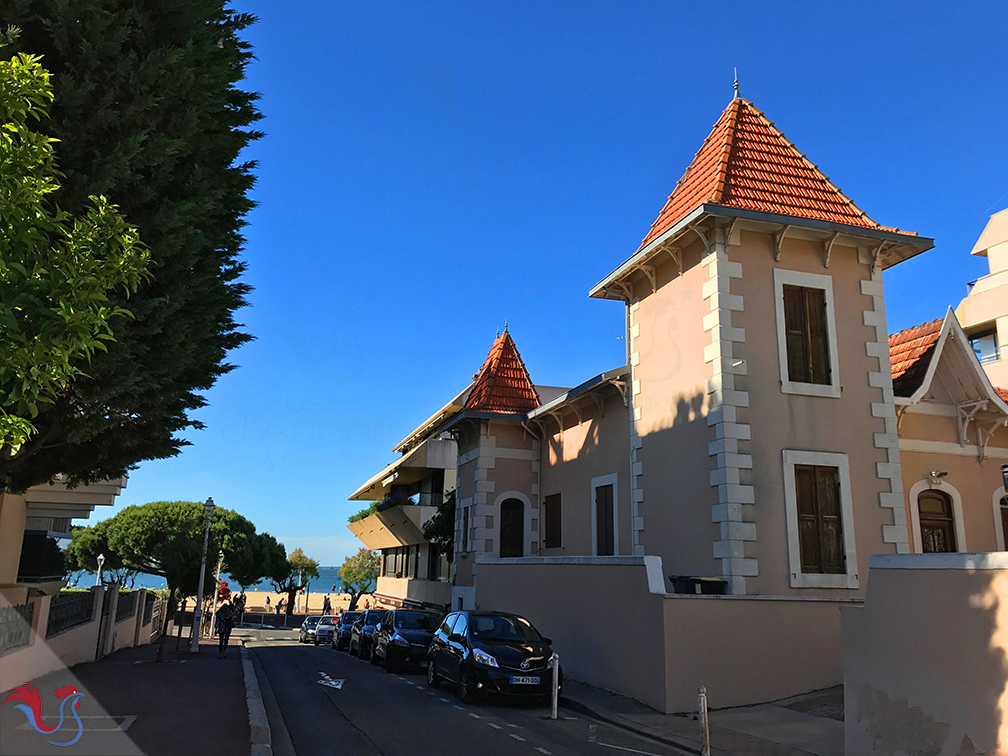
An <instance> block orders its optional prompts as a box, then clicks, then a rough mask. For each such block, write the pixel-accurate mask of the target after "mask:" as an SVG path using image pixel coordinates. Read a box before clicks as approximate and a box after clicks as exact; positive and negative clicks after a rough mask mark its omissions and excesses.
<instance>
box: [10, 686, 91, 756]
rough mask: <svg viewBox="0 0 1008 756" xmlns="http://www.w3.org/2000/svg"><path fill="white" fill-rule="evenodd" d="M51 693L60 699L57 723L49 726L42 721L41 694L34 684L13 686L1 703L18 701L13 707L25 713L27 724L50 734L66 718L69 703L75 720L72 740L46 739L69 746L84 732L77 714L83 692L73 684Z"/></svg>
mask: <svg viewBox="0 0 1008 756" xmlns="http://www.w3.org/2000/svg"><path fill="white" fill-rule="evenodd" d="M53 693H55V694H56V698H58V699H60V702H61V703H60V710H59V715H60V717H59V723H58V724H56V725H53V726H52V727H49V726H48V725H46V724H45V723H44V722H43V721H42V696H40V695H39V692H38V691H37V690H35V686H33V685H29V684H28V683H25V684H24V685H22V686H20V687H18V688H14V690H13V691H11V694H10V695H9V696H7V698H6V699H4V702H3V704H0V705H4V704H7V703H8V702H9V701H20V703H16V704H14V708H15V709H20V710H21V713H22V714H24V715H25V719H27V720H28V724H30V725H31V726H32V728H34V730H35V732H37V733H39V734H41V735H52V734H53V733H54V732H56V731H57V730H58V729H59V728H60V727H62V726H63V720H64V719H67V717H66V709H67V704H70V713H71V714H73V718H74V719H76V720H77V735H76V736H75V737H74V738H73V740H67V741H66V742H62V743H61V742H59V741H56V740H50V741H48V742H49V743H51V744H52V745H55V746H69V745H73V744H74V743H76V742H77V741H78V740H80V739H81V735H83V734H84V725H83V723H82V722H81V719H80V717H79V716H78V715H77V709H78V708H79V707H80V702H81V698H83V697H84V694H83V693H79V692H77V688H75V687H74V686H73V685H64V686H63V687H62V688H56V689H55V690H54V691H53Z"/></svg>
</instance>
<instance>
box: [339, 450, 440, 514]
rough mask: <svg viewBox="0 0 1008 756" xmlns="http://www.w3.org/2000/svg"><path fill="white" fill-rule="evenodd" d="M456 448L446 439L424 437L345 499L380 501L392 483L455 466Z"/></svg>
mask: <svg viewBox="0 0 1008 756" xmlns="http://www.w3.org/2000/svg"><path fill="white" fill-rule="evenodd" d="M456 457H457V447H456V446H455V441H454V440H452V439H450V438H444V439H441V438H428V439H427V440H426V441H424V442H423V443H421V444H420V445H419V446H416V447H414V448H413V449H411V450H410V451H409V452H407V453H406V454H404V455H403V456H401V457H400V458H399V459H397V460H396V461H395V462H393V463H392V464H391V465H389V466H388V467H386V468H385V469H383V470H382V471H381V472H379V473H377V474H375V475H373V476H371V478H369V479H368V481H367V482H366V483H365V484H364V485H362V486H361V487H360V488H358V489H357V490H356V491H354V492H353V493H352V494H350V496H349V497H348V499H349V501H383V500H384V499H386V498H387V497H388V496H389V494H390V493H391V492H392V485H393V484H395V485H403V486H405V485H409V484H410V483H416V482H417V481H418V480H421V479H422V478H425V477H427V476H428V475H430V474H431V472H432V471H434V470H452V469H454V468H455V464H456V461H457V459H456Z"/></svg>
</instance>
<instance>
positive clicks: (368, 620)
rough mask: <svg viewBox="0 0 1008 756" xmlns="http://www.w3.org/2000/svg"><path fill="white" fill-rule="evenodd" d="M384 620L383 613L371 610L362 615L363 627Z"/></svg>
mask: <svg viewBox="0 0 1008 756" xmlns="http://www.w3.org/2000/svg"><path fill="white" fill-rule="evenodd" d="M383 619H385V612H376V611H374V610H373V609H369V610H368V611H367V612H366V613H365V615H364V624H365V625H377V624H378V623H379V622H381V621H382V620H383Z"/></svg>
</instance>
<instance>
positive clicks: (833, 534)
mask: <svg viewBox="0 0 1008 756" xmlns="http://www.w3.org/2000/svg"><path fill="white" fill-rule="evenodd" d="M794 471H795V492H796V503H797V506H798V541H799V544H800V548H801V566H802V572H806V573H808V572H819V573H826V574H831V575H840V574H843V572H844V553H843V525H842V523H841V520H840V481H839V475H838V470H837V468H835V467H816V466H813V465H795V469H794Z"/></svg>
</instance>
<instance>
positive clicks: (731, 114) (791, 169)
mask: <svg viewBox="0 0 1008 756" xmlns="http://www.w3.org/2000/svg"><path fill="white" fill-rule="evenodd" d="M704 203H709V204H714V205H722V206H724V207H734V208H741V209H745V210H756V211H759V212H764V213H777V214H780V215H792V216H796V217H799V218H810V219H813V220H821V221H829V222H832V223H844V224H847V225H851V226H861V227H863V228H873V229H880V230H886V231H895V230H897V229H892V228H888V227H886V226H882V225H880V224H879V223H876V222H875V221H873V220H872V219H871V218H869V217H868V216H867V215H865V214H864V212H863V211H862V210H861V209H860V208H858V207H857V205H855V204H854V203H853V202H851V201H850V200H849V199H848V198H847V197H846V196H845V195H844V194H843V192H841V191H840V190H839V189H838V188H837V187H835V186H834V185H833V184H832V183H831V182H830V180H829V179H828V178H826V176H824V175H823V174H822V172H821V171H820V170H819V168H818V167H817V166H815V165H813V164H812V162H811V161H810V160H809V159H808V158H806V157H805V155H803V154H802V153H801V152H800V151H799V150H798V148H797V147H795V146H794V145H793V144H792V143H791V142H789V141H788V140H787V139H786V138H785V137H784V134H782V133H781V132H780V131H779V130H778V129H777V127H775V126H774V125H773V123H771V122H770V121H769V120H767V118H766V116H764V115H763V114H762V113H761V112H760V111H759V110H757V109H756V107H755V106H754V105H753V104H752V103H751V102H749V101H748V100H743V99H741V98H736V99H735V100H732V102H731V104H729V105H728V107H727V108H725V110H724V112H723V113H722V114H721V117H720V118H719V119H718V121H717V123H716V124H714V128H713V129H712V130H711V133H710V134H709V135H708V136H707V138H706V139H705V140H704V143H703V144H702V145H701V146H700V150H699V151H698V152H697V154H696V156H695V157H694V158H693V162H692V163H690V166H689V168H687V169H686V173H684V174H683V177H682V178H681V179H679V183H677V184H676V187H675V189H674V190H673V191H672V194H671V195H670V196H669V198H668V201H667V202H666V203H665V207H664V208H662V211H661V213H659V214H658V218H657V220H655V222H654V223H653V224H652V225H651V230H650V232H648V235H647V236H645V237H644V241H643V242H641V246H640V249H643V248H644V247H645V246H647V245H648V244H650V243H651V242H652V241H653V240H654V239H655V238H657V237H658V236H660V235H661V234H663V233H664V232H665V231H667V230H668V229H670V228H671V227H672V226H674V225H675V224H676V223H678V222H679V221H680V220H682V219H683V218H684V217H686V216H687V215H688V214H689V213H690V212H691V211H693V210H694V209H695V208H697V207H699V206H700V205H701V204H704ZM904 233H905V232H904Z"/></svg>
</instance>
